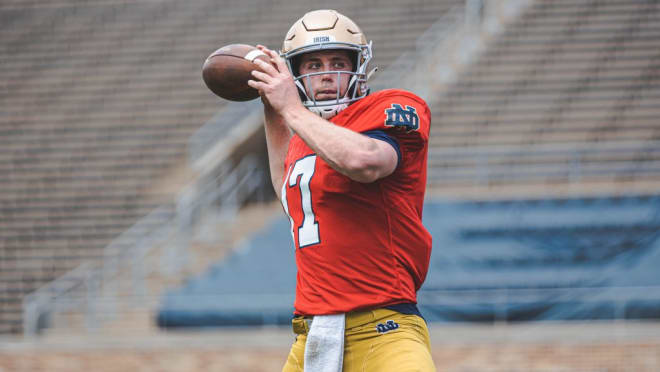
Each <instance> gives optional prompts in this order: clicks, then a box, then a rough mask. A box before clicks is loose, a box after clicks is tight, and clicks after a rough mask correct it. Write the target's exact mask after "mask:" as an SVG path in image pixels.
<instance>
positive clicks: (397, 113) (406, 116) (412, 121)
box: [385, 103, 419, 132]
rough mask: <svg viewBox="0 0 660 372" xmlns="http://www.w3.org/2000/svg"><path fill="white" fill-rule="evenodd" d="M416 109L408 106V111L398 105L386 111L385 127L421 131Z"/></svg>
mask: <svg viewBox="0 0 660 372" xmlns="http://www.w3.org/2000/svg"><path fill="white" fill-rule="evenodd" d="M416 111H417V110H415V108H414V107H412V106H408V105H406V109H405V110H404V109H403V107H402V106H401V105H400V104H398V103H393V104H392V107H390V108H388V109H385V115H386V117H385V126H388V127H398V128H404V129H406V130H407V131H409V132H410V131H413V130H417V129H419V116H417V112H416Z"/></svg>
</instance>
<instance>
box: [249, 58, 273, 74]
mask: <svg viewBox="0 0 660 372" xmlns="http://www.w3.org/2000/svg"><path fill="white" fill-rule="evenodd" d="M254 63H255V64H256V65H257V66H259V67H260V68H261V70H262V71H263V72H265V73H267V74H268V75H275V74H277V69H276V68H275V67H273V65H271V64H270V63H268V62H266V61H263V60H260V59H255V60H254Z"/></svg>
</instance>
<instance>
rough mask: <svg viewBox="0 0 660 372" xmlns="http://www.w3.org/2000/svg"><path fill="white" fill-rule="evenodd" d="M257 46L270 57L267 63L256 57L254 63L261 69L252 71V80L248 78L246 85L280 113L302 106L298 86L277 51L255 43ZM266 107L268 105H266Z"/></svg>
mask: <svg viewBox="0 0 660 372" xmlns="http://www.w3.org/2000/svg"><path fill="white" fill-rule="evenodd" d="M257 48H258V49H259V50H261V51H262V52H264V53H265V54H266V55H268V56H269V57H270V62H271V63H267V62H264V61H261V60H259V59H256V60H255V61H254V63H256V64H257V65H258V66H259V67H260V68H261V70H262V71H263V72H262V71H258V70H254V71H252V76H253V77H254V78H255V79H254V80H248V85H249V86H251V87H252V88H254V89H256V90H258V91H259V94H260V95H261V97H262V100H263V101H264V105H266V104H268V105H269V106H270V107H271V108H272V109H273V110H274V111H275V112H277V113H279V114H282V113H283V112H284V110H286V109H292V108H299V107H302V103H301V102H300V96H299V95H298V88H296V85H295V83H294V82H293V76H291V72H290V71H289V68H288V67H287V65H286V62H285V61H284V59H282V57H280V56H279V54H277V52H275V51H272V50H270V49H268V48H266V47H265V46H263V45H257ZM266 108H267V109H268V108H269V107H267V106H266Z"/></svg>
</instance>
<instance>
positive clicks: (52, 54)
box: [0, 0, 461, 333]
mask: <svg viewBox="0 0 660 372" xmlns="http://www.w3.org/2000/svg"><path fill="white" fill-rule="evenodd" d="M459 3H461V1H458V0H446V1H431V0H409V1H396V2H394V1H387V2H382V1H381V2H375V1H371V2H361V3H355V2H352V1H337V2H334V3H333V7H336V8H338V9H340V10H342V11H344V12H345V13H347V14H351V15H352V16H354V17H356V18H359V19H360V20H361V25H362V27H363V29H364V30H365V32H366V33H367V34H368V35H370V38H373V40H374V42H375V44H376V45H378V47H377V48H376V58H375V63H376V64H377V65H379V66H380V67H381V68H385V67H387V66H388V64H389V63H390V62H391V60H392V59H394V58H395V57H397V56H398V55H399V54H400V53H401V52H403V51H405V50H406V48H410V47H411V45H413V41H414V40H415V39H416V38H417V36H418V35H419V34H420V33H421V32H423V31H424V30H425V29H426V28H427V27H428V26H429V25H430V24H431V23H433V21H435V20H436V19H438V18H439V17H440V15H442V14H443V13H444V12H446V11H447V10H448V9H449V8H450V7H452V6H454V5H456V4H459ZM374 5H377V6H374ZM325 6H327V4H326V3H325V2H322V1H312V2H302V1H256V0H248V1H229V2H227V1H222V2H219V1H211V0H204V1H195V2H193V3H187V2H180V1H174V0H165V1H140V2H133V1H124V0H103V1H94V2H88V1H79V0H57V1H47V2H46V1H13V0H11V1H3V2H2V3H1V4H0V19H1V20H2V22H0V30H1V31H2V35H3V37H2V46H3V47H2V53H3V55H2V60H3V63H2V66H0V70H1V71H2V76H3V81H2V82H1V83H0V84H2V85H1V88H2V89H1V90H0V102H2V103H1V104H2V109H1V110H0V112H1V113H0V134H1V137H0V141H1V142H0V174H1V176H0V182H2V191H3V195H2V196H1V197H0V214H1V216H0V232H1V234H0V236H1V238H0V257H2V260H1V262H0V290H1V299H2V300H1V301H0V306H1V308H0V310H1V311H0V314H1V315H0V333H7V332H12V333H15V332H20V330H21V327H22V323H21V300H22V298H23V296H24V295H25V294H26V293H29V292H32V291H34V290H35V289H37V288H39V287H40V286H42V285H43V284H44V283H48V282H49V281H51V280H52V279H54V278H56V277H58V276H60V275H62V274H64V273H65V272H67V271H69V270H71V269H73V268H75V267H77V266H78V265H80V264H82V263H85V262H89V261H90V260H96V259H98V258H99V257H100V256H101V255H102V251H103V249H104V247H106V246H107V245H108V244H109V242H110V241H112V239H113V238H115V237H117V236H118V235H119V234H120V233H122V232H123V231H125V230H126V229H127V228H129V227H130V226H132V225H133V224H134V223H135V222H136V221H138V220H139V219H140V218H141V217H143V216H145V215H147V214H148V213H149V212H150V211H152V210H153V209H154V208H155V207H156V206H158V205H161V204H162V203H169V202H171V199H172V198H173V194H175V193H176V192H177V191H178V190H180V188H181V187H182V186H183V184H184V183H185V181H186V180H187V179H189V178H190V177H192V176H191V175H190V173H191V171H190V169H189V168H188V145H189V142H188V138H189V137H190V136H191V135H192V134H193V133H194V132H195V131H196V130H197V129H198V128H199V127H201V126H202V124H204V122H206V121H207V120H209V118H211V117H212V116H213V115H214V113H217V112H218V111H219V110H221V109H222V108H223V106H224V103H223V102H220V101H219V100H218V99H216V98H214V97H213V96H212V95H211V94H210V93H209V92H208V91H207V89H206V88H205V87H204V86H203V82H202V80H201V79H200V67H201V64H202V62H203V61H204V58H205V57H206V56H207V55H208V54H209V53H210V52H211V51H213V50H214V49H215V48H217V47H219V46H221V45H224V44H229V43H233V42H242V43H248V44H256V43H262V44H265V45H269V46H271V47H277V46H279V45H280V43H281V37H282V34H283V33H284V32H285V31H286V30H285V29H283V28H282V27H286V26H283V25H288V24H290V23H291V22H292V21H293V20H295V18H296V17H297V16H298V15H299V13H300V12H301V11H303V10H308V9H313V8H318V7H325ZM391 25H398V26H397V27H391ZM381 50H382V51H383V52H382V53H381V52H379V51H381ZM179 173H183V176H181V177H175V176H173V174H179ZM164 183H167V185H165V186H164V185H163V184H164Z"/></svg>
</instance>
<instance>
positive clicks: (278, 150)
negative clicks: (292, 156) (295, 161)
mask: <svg viewBox="0 0 660 372" xmlns="http://www.w3.org/2000/svg"><path fill="white" fill-rule="evenodd" d="M264 128H265V130H266V147H267V149H268V165H269V168H270V179H271V182H272V183H273V188H274V189H275V193H276V194H277V197H278V198H279V197H280V193H281V192H282V182H283V181H282V179H283V178H284V160H285V159H286V152H287V149H288V147H289V139H290V138H291V131H290V130H289V128H288V127H287V126H286V125H285V124H284V122H283V120H282V118H281V117H274V116H272V115H268V114H266V118H265V125H264Z"/></svg>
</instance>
